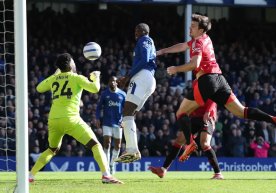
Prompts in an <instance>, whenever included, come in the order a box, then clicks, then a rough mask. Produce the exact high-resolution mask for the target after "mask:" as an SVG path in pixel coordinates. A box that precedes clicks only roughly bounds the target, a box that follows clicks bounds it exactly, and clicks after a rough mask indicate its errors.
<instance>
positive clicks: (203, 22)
mask: <svg viewBox="0 0 276 193" xmlns="http://www.w3.org/2000/svg"><path fill="white" fill-rule="evenodd" d="M192 21H195V22H198V28H199V29H203V32H207V31H209V30H210V29H211V27H212V24H211V21H210V20H209V18H208V17H207V16H204V15H201V14H193V15H192Z"/></svg>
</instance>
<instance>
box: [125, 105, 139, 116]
mask: <svg viewBox="0 0 276 193" xmlns="http://www.w3.org/2000/svg"><path fill="white" fill-rule="evenodd" d="M136 108H137V105H136V104H134V103H132V102H129V101H127V102H126V103H125V106H124V109H123V116H134V115H135V112H136Z"/></svg>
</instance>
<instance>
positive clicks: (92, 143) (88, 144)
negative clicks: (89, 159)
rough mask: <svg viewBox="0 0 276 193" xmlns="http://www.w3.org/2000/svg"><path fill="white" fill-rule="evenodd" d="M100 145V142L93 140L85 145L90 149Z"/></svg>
mask: <svg viewBox="0 0 276 193" xmlns="http://www.w3.org/2000/svg"><path fill="white" fill-rule="evenodd" d="M97 144H98V141H95V140H93V139H91V140H90V141H88V143H87V144H86V145H85V146H86V147H87V148H88V149H92V147H93V146H94V145H97Z"/></svg>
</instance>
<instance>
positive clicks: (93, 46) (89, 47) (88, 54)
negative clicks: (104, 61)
mask: <svg viewBox="0 0 276 193" xmlns="http://www.w3.org/2000/svg"><path fill="white" fill-rule="evenodd" d="M101 54H102V49H101V46H100V45H99V44H97V43H96V42H89V43H87V44H86V45H85V46H84V48H83V55H84V57H85V58H86V59H88V60H97V59H98V58H99V57H100V56H101Z"/></svg>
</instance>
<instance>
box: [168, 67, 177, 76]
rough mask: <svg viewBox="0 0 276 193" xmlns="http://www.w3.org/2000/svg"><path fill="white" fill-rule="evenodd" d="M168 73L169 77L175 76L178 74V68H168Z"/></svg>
mask: <svg viewBox="0 0 276 193" xmlns="http://www.w3.org/2000/svg"><path fill="white" fill-rule="evenodd" d="M167 72H168V74H169V75H173V74H176V73H177V68H176V66H170V67H168V68H167Z"/></svg>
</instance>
